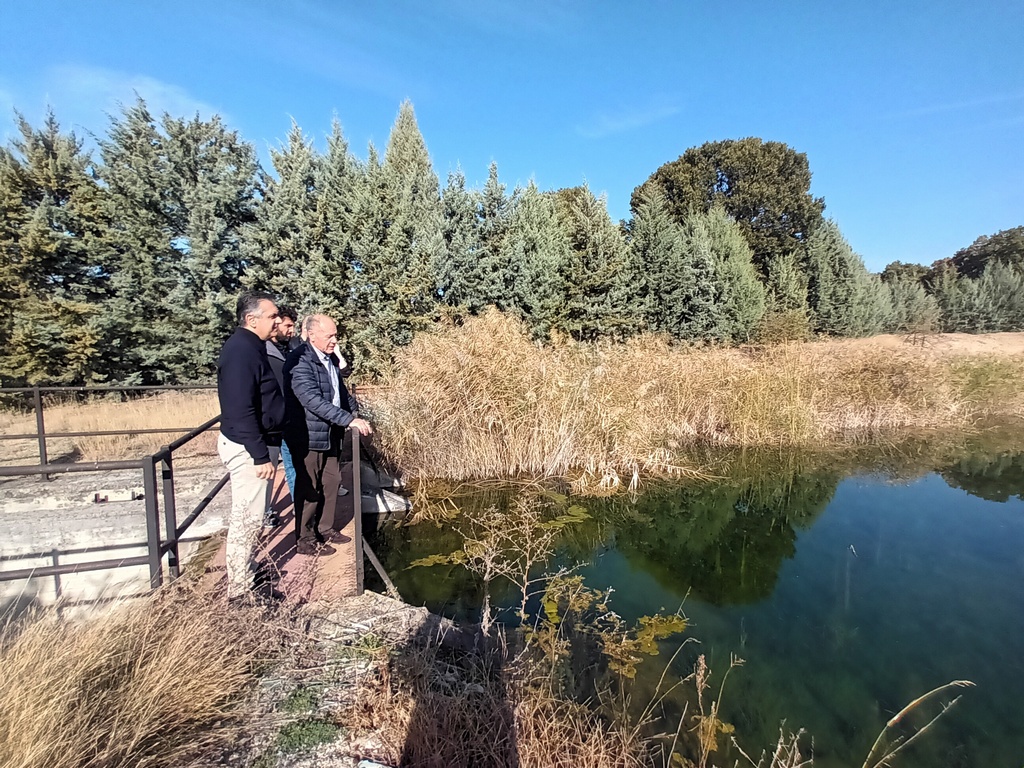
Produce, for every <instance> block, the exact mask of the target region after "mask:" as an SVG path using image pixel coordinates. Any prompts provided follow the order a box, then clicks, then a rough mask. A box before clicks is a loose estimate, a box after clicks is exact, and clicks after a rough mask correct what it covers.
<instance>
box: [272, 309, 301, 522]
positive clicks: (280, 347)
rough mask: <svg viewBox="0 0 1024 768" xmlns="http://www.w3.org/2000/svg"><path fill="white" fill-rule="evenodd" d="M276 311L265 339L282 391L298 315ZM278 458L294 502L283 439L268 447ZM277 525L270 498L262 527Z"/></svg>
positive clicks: (288, 456) (292, 476) (291, 472)
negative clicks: (276, 318) (275, 319)
mask: <svg viewBox="0 0 1024 768" xmlns="http://www.w3.org/2000/svg"><path fill="white" fill-rule="evenodd" d="M277 313H278V315H279V316H280V320H279V321H278V325H277V328H276V329H275V330H274V333H273V334H272V335H271V336H270V338H269V339H267V360H269V361H270V368H271V369H272V370H273V371H274V376H275V377H277V383H278V385H279V386H280V387H281V392H284V361H285V360H287V359H288V354H289V353H290V352H291V351H292V350H293V349H295V348H296V347H298V346H299V344H301V342H300V341H299V340H298V339H297V338H295V323H296V322H297V321H298V319H299V316H298V314H297V313H296V312H295V310H294V309H292V308H291V307H288V306H285V305H284V304H281V305H280V306H278V308H277ZM278 458H280V460H281V464H282V465H283V466H284V482H285V485H287V486H288V493H289V494H290V495H291V497H292V501H293V502H294V501H295V465H294V464H292V455H291V453H289V451H288V444H287V443H285V442H283V441H282V442H281V448H280V451H278V450H277V449H275V448H274V447H273V446H271V448H270V459H271V461H273V462H274V463H275V464H277V462H278ZM278 525H280V517H279V516H278V514H277V512H275V511H274V508H273V501H272V500H271V501H269V502H268V503H267V509H266V511H265V512H264V513H263V527H264V528H276V527H277V526H278Z"/></svg>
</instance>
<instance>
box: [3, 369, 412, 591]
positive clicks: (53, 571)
mask: <svg viewBox="0 0 1024 768" xmlns="http://www.w3.org/2000/svg"><path fill="white" fill-rule="evenodd" d="M215 388H216V387H215V386H213V385H186V386H168V387H161V386H137V387H4V388H0V394H2V393H8V392H15V393H18V392H20V393H31V395H32V399H33V404H34V407H35V412H36V432H35V433H34V434H15V435H0V440H29V439H35V440H38V444H39V464H36V465H28V466H14V467H4V466H0V478H3V477H21V476H31V475H39V476H40V478H41V479H43V480H46V479H48V478H49V477H50V476H51V475H59V474H68V473H81V472H109V471H118V470H132V469H137V470H142V480H143V501H144V503H145V513H144V514H145V519H146V541H145V542H133V543H124V544H113V545H107V546H102V547H83V548H78V549H67V550H57V549H50V550H46V551H43V552H31V553H22V554H16V555H3V556H0V563H5V562H15V561H19V560H29V559H37V560H38V559H44V558H45V559H49V560H50V561H51V564H50V565H44V566H36V567H32V568H20V569H16V570H6V571H0V582H4V581H16V580H21V579H27V578H33V577H42V578H46V577H52V578H53V579H54V588H55V594H56V597H57V598H58V599H59V598H60V596H61V576H65V575H70V574H76V573H85V572H89V571H98V570H108V569H114V568H122V567H131V566H143V565H144V566H147V567H148V569H149V584H150V587H151V588H152V589H156V588H158V587H160V586H161V585H162V584H163V583H164V580H165V576H164V560H165V559H166V571H167V578H168V579H169V580H171V581H173V580H174V579H176V578H178V577H179V576H180V575H181V568H182V565H181V557H180V552H179V545H181V544H184V543H192V542H197V541H201V540H202V538H201V537H192V538H186V537H185V533H186V532H187V531H188V529H189V527H190V526H191V525H192V524H193V523H194V522H195V521H196V519H197V518H198V517H199V515H201V514H202V513H203V511H204V510H205V509H206V508H207V507H208V506H209V505H210V503H211V502H212V501H213V499H214V498H215V497H216V495H217V494H218V493H219V492H220V491H221V490H222V489H223V488H224V486H225V485H227V483H228V482H229V480H230V475H229V474H224V475H223V476H222V477H221V478H220V480H218V481H217V483H215V484H214V485H213V487H212V488H211V489H210V490H208V491H207V493H206V495H205V496H204V497H203V498H202V499H201V500H200V501H199V503H198V504H197V505H196V506H195V507H194V508H192V509H191V510H190V511H189V513H188V514H187V515H186V516H185V518H184V519H183V520H182V521H181V522H180V523H179V521H178V512H177V498H176V495H175V486H174V452H175V451H176V450H178V449H180V448H181V447H183V446H184V445H186V444H188V443H189V442H191V441H192V440H195V439H196V438H197V437H199V436H200V435H202V434H204V433H206V432H207V431H211V430H215V429H217V425H218V424H219V422H220V416H219V415H218V416H216V417H214V418H212V419H210V420H209V421H207V422H206V423H205V424H202V425H200V426H198V427H196V428H194V429H191V430H189V431H187V432H185V434H183V435H181V436H180V437H178V438H177V439H176V440H174V441H172V442H170V443H168V444H167V445H165V446H163V447H162V448H160V449H159V450H158V451H156V452H155V453H152V454H149V455H147V456H143V457H141V458H138V459H129V460H122V461H96V462H76V463H73V464H70V463H69V464H63V463H60V464H52V463H49V462H48V459H47V449H46V441H47V439H51V438H56V437H93V436H99V435H142V434H160V433H168V432H174V433H181V432H182V431H183V429H180V428H179V429H128V430H103V431H92V432H56V433H54V432H50V433H47V432H46V429H45V420H44V418H43V397H42V396H43V394H44V393H51V392H114V391H142V390H198V389H215ZM348 431H349V433H350V434H351V436H352V478H351V484H352V485H351V492H352V502H353V516H354V520H353V525H354V528H355V530H354V535H353V540H354V544H355V560H356V562H355V568H356V593H357V594H362V592H363V584H364V568H363V558H364V554H365V556H366V557H369V558H370V562H371V565H373V567H374V569H375V570H376V571H377V572H378V573H379V574H380V575H381V577H382V579H383V580H384V582H385V584H386V585H387V587H388V591H389V592H392V593H394V594H395V595H397V590H395V589H394V586H393V585H392V583H391V580H390V579H389V578H388V576H387V574H386V573H385V571H384V569H383V567H382V566H381V564H380V562H379V560H378V559H377V557H376V556H375V555H374V553H373V550H372V549H370V547H369V546H368V545H367V544H366V542H365V540H364V539H363V532H362V488H361V472H360V463H361V460H360V435H359V432H358V431H357V430H355V429H349V430H348ZM161 499H162V509H161ZM161 512H162V515H161ZM161 517H162V518H163V520H161ZM161 523H162V525H161ZM141 547H145V549H146V554H145V555H133V556H130V557H122V558H107V559H101V560H92V561H88V562H74V563H67V562H61V558H62V557H65V556H69V555H82V554H88V553H92V552H108V551H111V550H118V549H132V548H141Z"/></svg>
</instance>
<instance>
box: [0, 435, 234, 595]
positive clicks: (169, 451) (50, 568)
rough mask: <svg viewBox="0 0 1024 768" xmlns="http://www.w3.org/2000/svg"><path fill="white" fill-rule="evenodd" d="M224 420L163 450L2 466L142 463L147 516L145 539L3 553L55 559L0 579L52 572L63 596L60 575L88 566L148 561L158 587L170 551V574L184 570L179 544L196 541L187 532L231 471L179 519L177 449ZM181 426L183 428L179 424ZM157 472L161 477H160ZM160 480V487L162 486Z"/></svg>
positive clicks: (19, 471) (97, 468) (8, 470)
mask: <svg viewBox="0 0 1024 768" xmlns="http://www.w3.org/2000/svg"><path fill="white" fill-rule="evenodd" d="M219 422H220V416H219V415H218V416H216V417H215V418H212V419H210V420H209V421H207V422H206V423H205V424H202V425H200V426H198V427H196V428H195V429H192V430H190V431H188V432H187V433H185V434H184V435H182V436H181V437H179V438H178V439H177V440H174V441H173V442H171V443H168V444H167V445H165V446H163V447H162V448H161V449H160V450H158V451H156V452H155V453H152V454H150V455H148V456H144V457H142V458H139V459H131V460H127V461H96V462H84V463H79V464H46V463H40V464H38V465H34V466H20V467H0V477H22V476H27V475H28V476H30V475H41V476H43V477H48V476H50V475H58V474H67V473H78V472H108V471H115V470H126V469H141V470H142V483H143V501H144V503H145V518H146V541H145V542H134V543H125V544H114V545H108V546H104V547H85V548H81V549H76V550H63V551H61V550H48V551H45V552H34V553H25V554H17V555H4V556H0V563H2V562H11V561H16V560H27V559H39V558H44V557H45V558H49V559H51V561H52V565H46V566H38V567H34V568H22V569H17V570H9V571H0V581H15V580H20V579H26V578H30V577H44V578H45V577H49V576H52V577H53V578H54V586H55V591H56V596H57V597H58V598H59V597H60V589H61V583H60V577H61V576H64V575H69V574H73V573H84V572H87V571H98V570H107V569H112V568H123V567H128V566H139V565H145V566H148V568H149V585H150V587H151V588H153V589H156V588H157V587H159V586H161V585H162V584H163V583H164V567H163V562H164V558H165V556H166V559H167V572H168V576H169V577H170V579H171V580H173V579H176V578H178V576H179V575H181V559H180V553H179V545H180V544H182V543H187V542H192V541H197V540H198V539H186V538H185V537H184V535H185V532H186V531H187V530H188V529H189V527H190V526H191V525H192V524H193V523H194V522H195V521H196V519H197V518H198V517H199V515H200V514H202V512H203V510H205V509H206V508H207V507H208V506H209V505H210V502H212V501H213V499H214V497H215V496H216V495H217V494H218V493H219V492H220V490H221V489H222V488H223V487H224V486H225V485H226V484H227V482H228V479H229V476H228V475H227V474H225V475H224V476H223V477H221V478H220V480H218V481H217V482H216V483H215V484H214V485H213V487H212V488H211V489H210V490H209V491H207V493H206V495H205V496H204V497H203V498H202V499H201V500H200V501H199V503H198V504H197V505H196V506H195V507H194V508H193V509H192V510H190V511H189V513H188V515H187V516H186V517H185V519H184V520H182V521H181V523H179V522H178V513H177V498H176V496H175V492H174V451H176V450H178V449H179V448H181V447H182V446H184V445H186V444H187V443H189V442H191V441H192V440H194V439H196V438H197V437H199V436H200V435H202V434H203V433H205V432H207V431H209V430H211V429H214V428H215V427H216V425H217V424H218V423H219ZM178 431H180V430H178ZM158 475H159V482H158ZM158 485H159V492H158ZM161 497H162V498H163V530H161V520H160V517H161V515H160V512H161V509H160V498H161ZM137 547H145V548H146V554H145V555H134V556H131V557H122V558H117V559H105V560H93V561H88V562H83V563H61V562H60V561H59V560H60V557H61V556H63V555H78V554H86V553H90V552H105V551H109V550H115V549H129V548H137Z"/></svg>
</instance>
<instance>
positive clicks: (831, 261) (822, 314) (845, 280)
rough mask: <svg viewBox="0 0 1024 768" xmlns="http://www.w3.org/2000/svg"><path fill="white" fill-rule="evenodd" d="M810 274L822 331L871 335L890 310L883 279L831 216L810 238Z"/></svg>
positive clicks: (814, 313)
mask: <svg viewBox="0 0 1024 768" xmlns="http://www.w3.org/2000/svg"><path fill="white" fill-rule="evenodd" d="M807 275H808V289H807V293H808V304H809V305H810V309H811V312H812V316H813V318H814V322H815V329H816V330H817V331H819V332H821V333H828V334H832V335H836V336H866V335H870V334H871V333H875V332H877V331H878V330H879V329H880V328H881V326H882V324H883V323H884V321H885V318H886V316H887V315H888V313H890V312H891V308H890V307H889V306H888V305H887V303H886V302H888V301H889V298H888V293H887V292H886V291H884V290H883V286H882V284H881V281H880V280H879V279H877V276H872V275H870V274H869V273H868V271H867V269H866V268H865V267H864V262H863V260H862V259H861V257H860V256H858V255H857V254H856V253H854V252H853V249H852V248H850V245H849V243H847V242H846V238H844V237H843V235H842V232H840V231H839V227H838V226H837V225H836V223H835V222H834V221H832V220H831V219H829V220H827V221H826V222H825V223H824V224H823V225H822V226H821V227H820V228H819V229H818V230H817V231H815V233H814V234H813V235H812V236H811V237H810V239H809V241H808V248H807Z"/></svg>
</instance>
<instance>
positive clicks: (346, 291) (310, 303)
mask: <svg viewBox="0 0 1024 768" xmlns="http://www.w3.org/2000/svg"><path fill="white" fill-rule="evenodd" d="M362 183H363V171H362V168H361V167H360V165H359V162H358V161H357V160H356V159H355V157H353V156H352V153H351V152H350V151H349V147H348V141H347V140H346V139H345V136H344V133H343V132H342V129H341V123H339V122H338V121H337V120H334V121H333V122H332V125H331V135H330V136H329V137H328V139H327V153H326V155H324V157H323V159H322V161H321V162H320V163H319V169H318V173H317V175H316V180H315V186H316V190H317V195H316V222H315V226H314V232H315V234H314V236H313V237H312V242H311V244H310V264H309V266H308V267H307V269H306V271H305V273H304V279H302V280H300V282H299V285H300V287H301V289H302V291H301V297H300V299H299V300H298V301H297V304H298V306H300V307H301V308H302V309H303V310H307V311H308V310H319V311H322V312H326V313H327V314H329V315H331V316H332V317H334V318H335V320H336V321H337V323H338V328H339V331H340V334H341V335H343V336H344V338H346V339H347V338H349V337H350V336H351V333H352V326H351V319H350V314H351V305H352V292H351V288H352V260H353V254H352V233H353V229H354V227H355V212H356V206H357V204H358V197H359V188H360V185H361V184H362Z"/></svg>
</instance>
